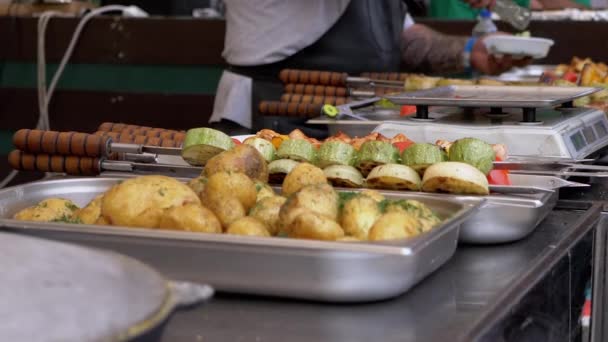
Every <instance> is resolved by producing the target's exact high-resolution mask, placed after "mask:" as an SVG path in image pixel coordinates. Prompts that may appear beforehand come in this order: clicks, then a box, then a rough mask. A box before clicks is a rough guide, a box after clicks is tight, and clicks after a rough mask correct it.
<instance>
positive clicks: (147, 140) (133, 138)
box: [94, 131, 182, 147]
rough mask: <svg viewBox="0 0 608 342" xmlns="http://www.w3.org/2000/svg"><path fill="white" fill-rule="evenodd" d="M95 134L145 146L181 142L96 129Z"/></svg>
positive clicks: (175, 145)
mask: <svg viewBox="0 0 608 342" xmlns="http://www.w3.org/2000/svg"><path fill="white" fill-rule="evenodd" d="M94 134H95V135H97V136H101V137H109V138H112V141H114V142H119V143H124V144H137V145H147V146H160V147H181V146H182V142H181V141H176V140H171V139H165V138H162V137H150V136H146V135H131V134H128V133H123V132H103V131H97V132H95V133H94Z"/></svg>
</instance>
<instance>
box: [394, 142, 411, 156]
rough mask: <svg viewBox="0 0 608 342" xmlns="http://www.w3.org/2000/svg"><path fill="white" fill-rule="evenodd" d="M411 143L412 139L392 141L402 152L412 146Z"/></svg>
mask: <svg viewBox="0 0 608 342" xmlns="http://www.w3.org/2000/svg"><path fill="white" fill-rule="evenodd" d="M413 144H414V142H413V141H411V140H408V141H398V142H395V143H393V146H395V147H396V148H397V149H398V150H399V153H402V152H403V151H404V150H405V149H407V148H408V147H410V146H412V145H413Z"/></svg>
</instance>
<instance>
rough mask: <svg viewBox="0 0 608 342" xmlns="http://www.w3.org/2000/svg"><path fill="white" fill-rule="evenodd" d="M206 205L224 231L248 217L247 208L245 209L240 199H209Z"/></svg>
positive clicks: (230, 197)
mask: <svg viewBox="0 0 608 342" xmlns="http://www.w3.org/2000/svg"><path fill="white" fill-rule="evenodd" d="M204 205H205V206H206V207H207V208H209V209H211V211H213V213H214V214H215V216H217V218H218V219H219V220H220V223H221V224H222V227H224V229H227V228H228V226H230V224H231V223H232V222H234V221H236V220H238V219H240V218H242V217H245V216H246V215H247V211H245V207H243V205H242V204H241V202H240V201H239V200H238V198H236V197H233V196H227V197H214V198H211V199H207V201H206V202H205V203H204Z"/></svg>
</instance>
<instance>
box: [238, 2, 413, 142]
mask: <svg viewBox="0 0 608 342" xmlns="http://www.w3.org/2000/svg"><path fill="white" fill-rule="evenodd" d="M405 13H406V7H405V5H404V4H403V2H402V0H382V1H378V0H352V1H351V3H350V4H349V5H348V7H347V8H346V10H345V12H344V14H343V15H342V16H341V17H340V19H338V21H337V22H336V24H334V26H333V27H332V28H331V29H329V31H327V32H326V33H325V34H324V35H323V36H322V37H321V38H320V39H319V40H318V41H316V42H315V43H313V44H312V45H310V46H308V47H306V48H304V49H303V50H301V51H299V52H298V53H296V54H295V55H293V56H291V57H289V58H287V59H285V60H283V61H280V62H277V63H273V64H267V65H261V66H255V67H240V66H230V68H229V69H230V71H232V72H235V73H238V74H242V75H245V76H249V77H251V78H252V79H253V86H252V94H251V95H252V96H251V105H252V115H253V118H252V119H253V120H252V122H253V128H252V130H253V131H254V132H256V131H259V130H260V129H262V128H270V129H273V130H275V131H277V132H282V133H288V132H290V131H292V130H293V129H295V128H299V129H301V130H302V131H304V133H306V134H307V135H309V136H312V137H317V138H324V137H326V136H327V127H324V126H320V125H314V126H313V125H306V124H305V122H306V121H307V119H294V118H287V117H276V116H273V117H268V116H261V115H259V113H258V105H259V103H260V102H261V101H279V100H280V97H281V94H282V93H283V87H284V86H283V84H281V83H280V81H279V79H278V75H279V72H280V71H281V70H282V69H285V68H297V69H315V70H331V71H339V72H346V73H348V74H350V75H358V74H360V73H362V72H366V71H377V72H394V71H399V65H400V60H401V55H400V41H401V32H402V31H403V21H404V18H405Z"/></svg>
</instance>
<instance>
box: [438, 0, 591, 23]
mask: <svg viewBox="0 0 608 342" xmlns="http://www.w3.org/2000/svg"><path fill="white" fill-rule="evenodd" d="M514 1H515V2H516V3H517V4H518V5H520V6H522V7H529V6H530V0H514ZM575 1H576V2H577V3H579V4H582V5H585V6H590V2H591V0H575ZM477 13H479V10H474V9H472V8H471V7H470V6H469V5H467V4H466V3H464V2H462V1H461V0H431V5H430V6H429V14H430V16H431V17H433V18H439V19H475V18H477Z"/></svg>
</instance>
